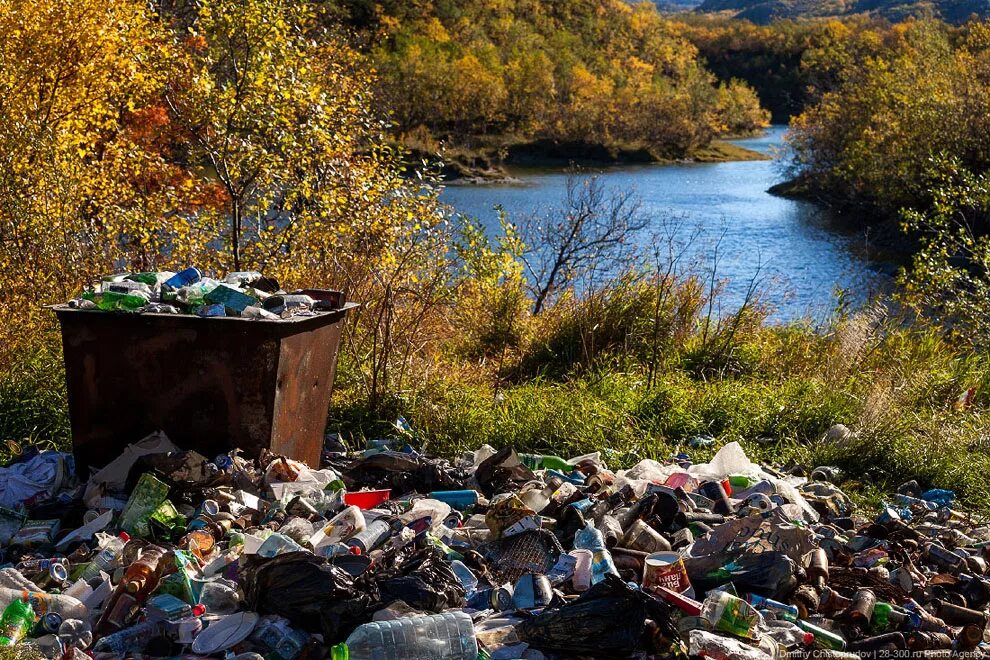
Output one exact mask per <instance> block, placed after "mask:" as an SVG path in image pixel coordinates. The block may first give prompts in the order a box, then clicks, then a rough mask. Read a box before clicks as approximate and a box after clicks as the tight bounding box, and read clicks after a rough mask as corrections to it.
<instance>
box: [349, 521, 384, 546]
mask: <svg viewBox="0 0 990 660" xmlns="http://www.w3.org/2000/svg"><path fill="white" fill-rule="evenodd" d="M391 533H392V525H391V520H390V519H389V518H386V517H385V516H382V517H381V518H376V519H374V520H373V521H371V523H370V524H369V525H368V527H367V529H365V530H364V531H363V532H360V533H358V534H355V535H354V536H353V537H351V538H350V539H348V540H347V545H349V546H351V547H353V548H357V549H358V552H359V553H361V554H367V553H368V552H370V551H371V550H374V549H375V548H377V547H378V546H380V545H382V544H383V543H385V541H387V540H388V538H389V536H390V535H391Z"/></svg>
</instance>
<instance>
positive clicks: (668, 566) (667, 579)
mask: <svg viewBox="0 0 990 660" xmlns="http://www.w3.org/2000/svg"><path fill="white" fill-rule="evenodd" d="M657 586H660V587H666V588H667V589H670V590H671V591H675V592H677V593H679V594H681V593H684V592H686V591H687V590H688V589H690V588H691V581H690V580H689V579H688V574H687V569H686V568H685V567H684V560H683V559H681V555H680V554H679V553H676V552H654V553H652V554H650V555H647V557H646V562H645V564H644V567H643V588H644V589H647V590H649V591H653V590H654V587H657Z"/></svg>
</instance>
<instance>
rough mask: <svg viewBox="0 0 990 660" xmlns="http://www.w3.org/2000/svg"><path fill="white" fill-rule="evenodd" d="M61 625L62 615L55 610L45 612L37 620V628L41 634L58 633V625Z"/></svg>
mask: <svg viewBox="0 0 990 660" xmlns="http://www.w3.org/2000/svg"><path fill="white" fill-rule="evenodd" d="M61 625H62V615H60V614H59V613H57V612H46V613H45V614H44V615H42V617H41V619H39V620H38V630H39V631H41V634H43V635H54V634H56V633H58V629H59V627H60V626H61Z"/></svg>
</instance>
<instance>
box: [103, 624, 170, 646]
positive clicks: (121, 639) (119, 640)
mask: <svg viewBox="0 0 990 660" xmlns="http://www.w3.org/2000/svg"><path fill="white" fill-rule="evenodd" d="M160 633H161V621H145V622H144V623H139V624H137V625H136V626H131V627H130V628H124V629H123V630H119V631H117V632H115V633H113V634H112V635H107V636H106V637H101V638H100V639H99V640H97V642H96V644H94V645H93V650H94V651H97V652H100V653H119V654H125V653H138V652H140V651H143V650H144V649H145V648H146V647H147V646H148V642H150V641H151V640H152V639H154V638H155V637H157V636H158V635H159V634H160Z"/></svg>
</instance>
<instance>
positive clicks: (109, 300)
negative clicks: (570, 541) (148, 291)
mask: <svg viewBox="0 0 990 660" xmlns="http://www.w3.org/2000/svg"><path fill="white" fill-rule="evenodd" d="M82 297H83V299H84V300H90V301H92V302H94V303H96V307H97V309H102V310H103V311H105V312H112V311H116V310H127V311H134V310H138V309H141V308H142V307H144V306H145V305H147V304H148V299H147V298H144V297H142V296H137V295H133V294H129V293H118V292H116V291H102V292H100V293H93V292H92V291H86V292H85V293H83V295H82Z"/></svg>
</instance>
